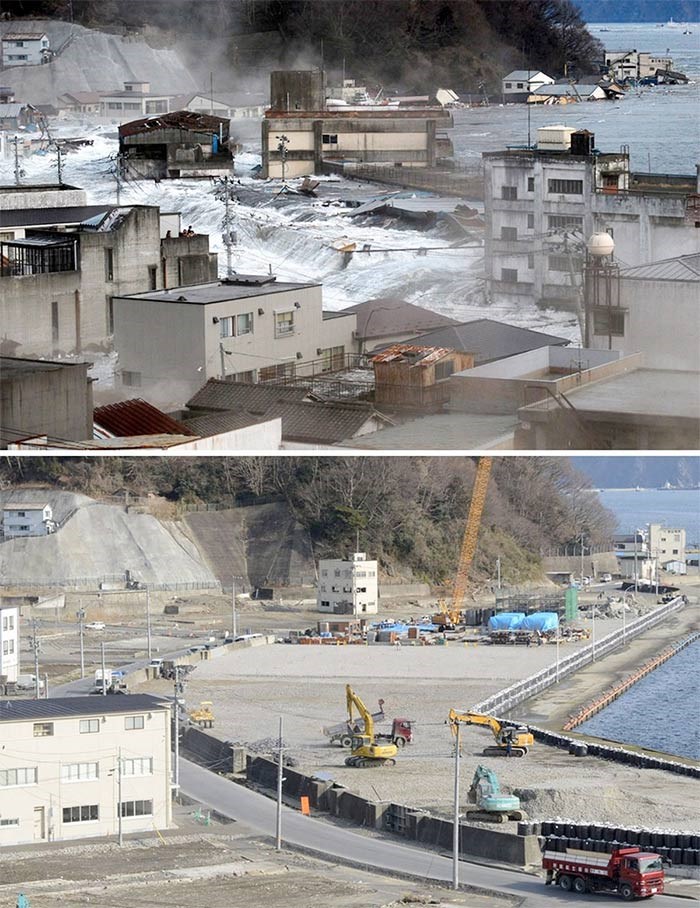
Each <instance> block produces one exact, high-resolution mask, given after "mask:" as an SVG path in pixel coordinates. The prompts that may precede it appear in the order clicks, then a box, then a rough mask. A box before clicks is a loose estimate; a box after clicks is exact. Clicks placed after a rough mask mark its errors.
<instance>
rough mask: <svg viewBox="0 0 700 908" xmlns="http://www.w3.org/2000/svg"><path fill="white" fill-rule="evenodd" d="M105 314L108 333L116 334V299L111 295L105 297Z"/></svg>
mask: <svg viewBox="0 0 700 908" xmlns="http://www.w3.org/2000/svg"><path fill="white" fill-rule="evenodd" d="M105 315H106V320H107V334H114V300H113V299H112V297H111V296H107V297H105Z"/></svg>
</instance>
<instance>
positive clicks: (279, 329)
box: [275, 309, 294, 337]
mask: <svg viewBox="0 0 700 908" xmlns="http://www.w3.org/2000/svg"><path fill="white" fill-rule="evenodd" d="M288 334H294V310H293V309H290V310H289V311H288V312H275V337H285V336H286V335H288Z"/></svg>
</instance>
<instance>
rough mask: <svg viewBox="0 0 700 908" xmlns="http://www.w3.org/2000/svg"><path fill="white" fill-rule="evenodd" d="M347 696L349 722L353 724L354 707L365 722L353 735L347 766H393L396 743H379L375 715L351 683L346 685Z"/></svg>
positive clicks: (396, 749) (346, 760) (363, 767)
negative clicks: (375, 729) (375, 731)
mask: <svg viewBox="0 0 700 908" xmlns="http://www.w3.org/2000/svg"><path fill="white" fill-rule="evenodd" d="M345 698H346V700H347V705H348V722H349V724H350V725H351V726H352V724H353V721H354V720H353V708H354V709H356V710H357V713H358V715H359V717H360V719H361V720H362V722H363V724H364V729H363V730H362V731H361V732H357V733H356V734H354V735H353V737H352V744H351V747H352V753H351V754H350V756H349V757H346V759H345V765H346V766H355V767H358V768H360V769H366V768H368V767H371V766H393V765H394V764H395V763H396V760H395V759H394V757H395V756H396V754H397V753H398V752H399V749H398V747H397V746H396V744H393V743H384V744H382V743H379V742H378V740H377V736H376V735H375V733H374V717H373V716H372V713H371V712H370V711H369V710H368V709H367V707H366V706H365V704H364V703H363V702H362V700H361V699H360V698H359V697H358V695H357V694H356V693H355V691H354V690H353V689H352V688H351V687H350V685H349V684H346V685H345Z"/></svg>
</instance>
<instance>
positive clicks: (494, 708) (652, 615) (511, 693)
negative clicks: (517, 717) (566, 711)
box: [471, 596, 685, 715]
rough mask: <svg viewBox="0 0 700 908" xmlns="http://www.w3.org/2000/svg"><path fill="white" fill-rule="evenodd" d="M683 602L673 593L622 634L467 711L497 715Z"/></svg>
mask: <svg viewBox="0 0 700 908" xmlns="http://www.w3.org/2000/svg"><path fill="white" fill-rule="evenodd" d="M684 604H685V599H684V597H683V596H676V598H675V599H672V600H671V602H667V603H666V604H665V605H662V606H660V607H659V608H656V609H654V610H653V611H651V612H649V613H648V614H646V615H643V616H642V617H641V618H637V619H636V620H635V621H630V623H629V624H627V625H626V627H625V632H624V635H623V634H621V633H620V631H619V630H616V631H613V632H612V633H610V634H606V636H605V637H601V639H600V640H596V641H594V642H593V643H590V644H589V645H588V646H585V647H584V648H583V649H581V650H579V651H578V652H576V653H572V654H571V655H570V656H566V657H565V658H564V659H560V660H559V662H558V664H557V663H555V664H553V665H548V666H547V667H546V668H543V669H542V670H541V671H539V672H537V673H536V674H534V675H530V676H529V677H527V678H523V679H522V681H518V682H517V683H516V684H512V685H511V686H510V687H506V688H505V689H504V690H501V691H499V692H498V693H496V694H493V695H492V696H491V697H488V698H487V699H486V700H482V702H481V703H476V704H475V705H474V706H472V707H471V710H472V711H473V712H479V713H487V714H488V715H498V714H499V712H504V711H505V712H507V711H508V710H511V709H513V707H514V706H517V705H518V704H519V703H522V702H523V701H524V700H528V699H529V698H530V697H533V696H535V694H539V693H541V692H542V691H543V690H546V689H547V688H548V687H551V686H552V685H553V684H556V683H557V682H558V681H561V679H562V678H565V677H567V675H570V674H572V673H573V672H575V671H578V669H580V668H583V667H584V666H585V665H588V664H589V663H592V662H594V661H595V660H596V659H599V658H601V657H602V656H606V655H608V653H611V652H613V651H614V650H616V649H618V648H619V647H621V646H622V645H623V644H624V643H625V642H626V641H627V640H631V639H632V638H633V637H636V636H638V635H639V634H641V633H642V632H643V631H645V630H647V629H648V628H650V627H653V626H654V625H655V624H658V623H659V621H661V620H663V618H665V617H666V615H669V614H671V613H672V612H675V611H677V610H678V609H679V608H682V607H683V605H684Z"/></svg>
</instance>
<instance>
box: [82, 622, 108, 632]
mask: <svg viewBox="0 0 700 908" xmlns="http://www.w3.org/2000/svg"><path fill="white" fill-rule="evenodd" d="M104 629H105V623H104V621H89V622H88V623H87V624H86V625H85V630H86V631H103V630H104Z"/></svg>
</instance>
